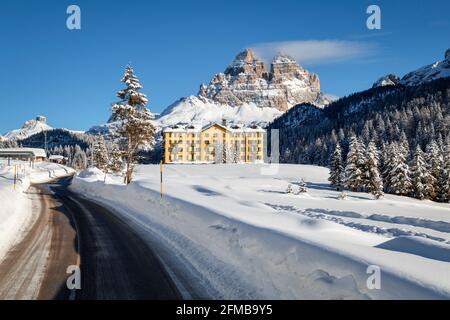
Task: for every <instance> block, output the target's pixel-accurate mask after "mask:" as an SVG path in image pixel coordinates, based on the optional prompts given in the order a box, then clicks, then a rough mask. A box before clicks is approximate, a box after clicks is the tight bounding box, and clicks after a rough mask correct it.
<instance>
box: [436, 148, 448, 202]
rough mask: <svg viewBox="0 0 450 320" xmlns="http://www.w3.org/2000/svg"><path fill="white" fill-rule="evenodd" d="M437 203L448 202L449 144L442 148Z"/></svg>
mask: <svg viewBox="0 0 450 320" xmlns="http://www.w3.org/2000/svg"><path fill="white" fill-rule="evenodd" d="M438 185H439V199H438V200H439V201H442V202H450V143H448V144H446V146H445V148H444V155H443V164H442V167H441V174H440V177H439V183H438Z"/></svg>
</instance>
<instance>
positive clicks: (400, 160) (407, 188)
mask: <svg viewBox="0 0 450 320" xmlns="http://www.w3.org/2000/svg"><path fill="white" fill-rule="evenodd" d="M396 149H397V150H399V148H398V146H397V148H396ZM391 158H392V163H391V166H392V167H391V168H392V169H391V172H390V183H389V192H391V193H394V194H398V195H401V196H407V195H409V194H410V193H411V190H412V184H411V178H410V171H409V166H408V164H407V163H406V158H405V154H404V153H403V152H401V151H399V152H397V153H395V154H391Z"/></svg>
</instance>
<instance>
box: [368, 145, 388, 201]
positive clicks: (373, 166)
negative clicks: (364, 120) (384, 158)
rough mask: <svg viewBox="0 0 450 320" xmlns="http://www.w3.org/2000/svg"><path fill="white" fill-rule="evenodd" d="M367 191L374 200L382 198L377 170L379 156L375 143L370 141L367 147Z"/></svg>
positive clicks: (381, 185) (381, 183) (380, 181)
mask: <svg viewBox="0 0 450 320" xmlns="http://www.w3.org/2000/svg"><path fill="white" fill-rule="evenodd" d="M366 161H367V162H366V168H367V180H368V184H367V190H368V191H369V192H370V193H372V194H373V195H374V196H375V198H376V199H380V198H381V197H382V196H383V194H384V193H383V180H382V179H381V176H380V170H379V169H378V162H379V154H378V150H377V147H376V145H375V143H374V142H373V141H372V142H370V143H369V145H368V147H367V160H366Z"/></svg>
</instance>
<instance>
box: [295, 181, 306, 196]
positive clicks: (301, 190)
mask: <svg viewBox="0 0 450 320" xmlns="http://www.w3.org/2000/svg"><path fill="white" fill-rule="evenodd" d="M305 192H308V188H307V186H306V182H305V180H304V179H301V180H300V182H299V183H298V190H297V194H300V193H305Z"/></svg>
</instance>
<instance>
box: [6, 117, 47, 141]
mask: <svg viewBox="0 0 450 320" xmlns="http://www.w3.org/2000/svg"><path fill="white" fill-rule="evenodd" d="M52 129H53V128H52V127H50V126H49V125H48V124H47V121H46V118H45V117H42V116H38V117H36V119H32V120H27V121H25V123H24V124H23V127H22V128H21V129H16V130H13V131H10V132H8V133H6V134H5V138H6V139H8V140H22V139H26V138H28V137H30V136H32V135H35V134H37V133H40V132H43V131H49V130H52Z"/></svg>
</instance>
